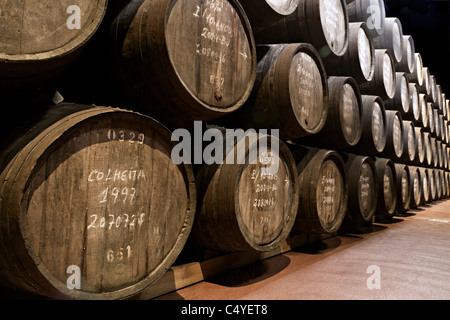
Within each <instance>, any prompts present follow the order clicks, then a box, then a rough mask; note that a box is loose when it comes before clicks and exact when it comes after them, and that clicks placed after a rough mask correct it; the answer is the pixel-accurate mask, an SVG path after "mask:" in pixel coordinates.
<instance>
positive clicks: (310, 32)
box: [255, 0, 349, 58]
mask: <svg viewBox="0 0 450 320" xmlns="http://www.w3.org/2000/svg"><path fill="white" fill-rule="evenodd" d="M348 23H349V22H348V16H347V10H346V7H345V3H344V0H319V1H308V0H300V1H299V4H298V7H297V10H296V11H295V12H293V13H292V14H290V15H288V16H287V17H285V18H283V19H281V20H279V21H278V22H276V23H274V24H272V25H270V26H268V27H267V28H264V29H262V30H259V31H258V32H255V40H256V42H257V43H258V44H271V43H299V42H301V43H303V42H306V43H311V44H312V45H313V46H314V47H315V48H317V50H318V51H319V53H320V56H321V57H322V58H327V57H329V56H331V55H337V56H341V55H343V54H344V53H345V51H346V50H347V48H348V37H349V35H348Z"/></svg>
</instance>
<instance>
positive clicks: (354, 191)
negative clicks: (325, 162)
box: [341, 154, 378, 227]
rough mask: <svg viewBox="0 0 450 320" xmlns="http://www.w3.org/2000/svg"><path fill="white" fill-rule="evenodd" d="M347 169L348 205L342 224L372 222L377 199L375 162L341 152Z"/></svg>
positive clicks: (366, 223)
mask: <svg viewBox="0 0 450 320" xmlns="http://www.w3.org/2000/svg"><path fill="white" fill-rule="evenodd" d="M341 155H342V157H343V159H344V161H345V167H346V170H347V181H348V206H347V214H346V216H345V219H344V222H343V224H344V225H347V226H349V225H351V226H353V227H358V226H362V225H370V224H371V223H372V222H373V218H374V215H375V211H376V208H377V200H378V192H377V190H378V185H377V178H376V177H377V174H376V168H375V162H374V161H373V159H372V158H370V157H367V156H358V155H353V154H341Z"/></svg>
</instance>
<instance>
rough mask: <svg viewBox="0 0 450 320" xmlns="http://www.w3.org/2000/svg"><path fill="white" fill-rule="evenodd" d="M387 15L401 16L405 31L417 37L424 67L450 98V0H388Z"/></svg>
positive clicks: (418, 50) (417, 44) (416, 42)
mask: <svg viewBox="0 0 450 320" xmlns="http://www.w3.org/2000/svg"><path fill="white" fill-rule="evenodd" d="M385 4H386V16H387V17H397V18H399V19H400V21H401V23H402V27H403V34H404V35H411V36H412V37H413V39H414V44H415V47H416V52H417V53H420V54H421V56H422V59H423V64H424V67H428V68H429V70H430V74H431V75H434V76H435V77H436V83H437V84H440V85H441V88H442V92H443V93H445V94H446V98H447V99H449V98H450V79H449V78H450V77H449V75H450V73H449V71H450V23H449V22H450V15H449V0H385Z"/></svg>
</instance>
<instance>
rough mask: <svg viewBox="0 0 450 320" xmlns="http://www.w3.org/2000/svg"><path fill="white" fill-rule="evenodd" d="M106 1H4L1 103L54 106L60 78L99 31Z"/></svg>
mask: <svg viewBox="0 0 450 320" xmlns="http://www.w3.org/2000/svg"><path fill="white" fill-rule="evenodd" d="M107 2H108V1H107V0H92V1H89V0H73V1H72V0H63V1H55V2H52V1H51V2H39V1H30V2H28V1H27V2H25V1H2V3H1V4H0V7H1V8H2V9H1V13H0V95H1V96H2V102H5V101H7V100H10V101H13V102H14V103H15V104H17V102H18V101H22V100H23V101H26V102H27V101H29V100H30V101H38V102H39V103H41V102H42V101H43V103H47V102H48V101H51V97H52V95H53V93H54V90H55V86H56V80H57V78H58V77H59V76H60V75H61V74H62V73H63V72H64V71H66V70H67V69H68V67H69V66H70V65H71V64H72V63H73V62H74V61H75V60H76V59H77V58H78V57H79V55H80V53H81V52H82V51H83V49H84V48H85V47H86V44H87V43H88V42H89V41H90V40H91V38H92V36H93V35H94V33H95V32H96V31H97V29H98V27H99V25H100V24H101V22H102V21H103V17H104V15H105V12H106V6H107Z"/></svg>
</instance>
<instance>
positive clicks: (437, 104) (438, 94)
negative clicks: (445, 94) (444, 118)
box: [433, 83, 443, 114]
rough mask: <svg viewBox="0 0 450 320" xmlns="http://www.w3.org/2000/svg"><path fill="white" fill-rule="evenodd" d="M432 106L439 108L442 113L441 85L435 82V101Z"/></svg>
mask: <svg viewBox="0 0 450 320" xmlns="http://www.w3.org/2000/svg"><path fill="white" fill-rule="evenodd" d="M433 108H435V109H437V110H439V113H440V114H442V112H443V111H442V87H441V85H440V84H439V83H436V101H435V102H434V103H433Z"/></svg>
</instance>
